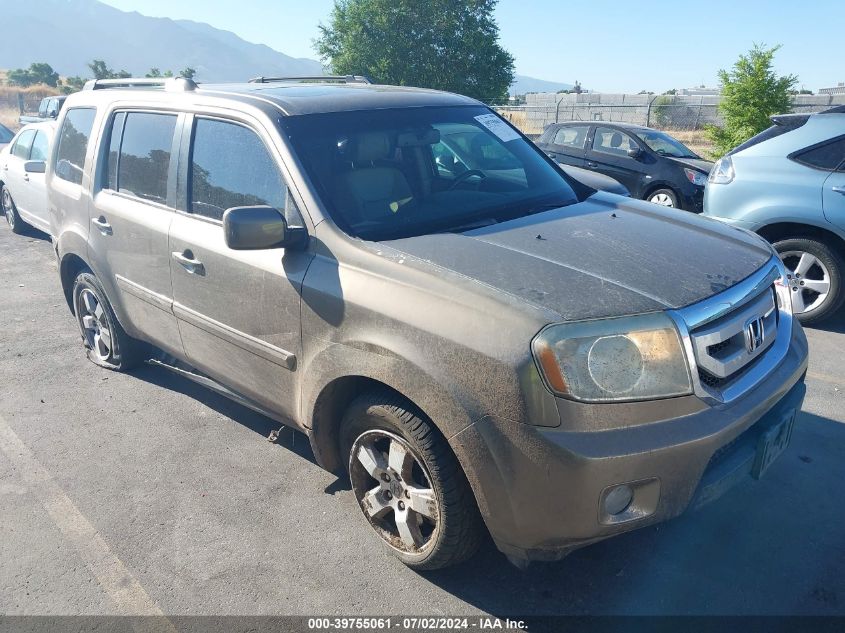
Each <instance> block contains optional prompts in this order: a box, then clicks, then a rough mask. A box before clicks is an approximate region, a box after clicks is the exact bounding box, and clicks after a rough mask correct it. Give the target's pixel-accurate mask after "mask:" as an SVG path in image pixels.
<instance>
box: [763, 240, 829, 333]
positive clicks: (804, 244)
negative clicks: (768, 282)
mask: <svg viewBox="0 0 845 633" xmlns="http://www.w3.org/2000/svg"><path fill="white" fill-rule="evenodd" d="M774 247H775V250H776V251H777V252H778V254H780V255H781V258H782V259H783V260H784V264H786V266H787V269H789V270H790V272H792V271H793V270H794V269H795V259H796V257H797V256H796V255H795V254H797V253H808V254H810V255H811V256H812V257H815V258H816V260H818V263H817V264H814V265H813V266H812V267H811V268H810V270H809V271H808V272H806V273H805V276H804V278H803V279H801V278H800V277H799V278H797V279H796V278H792V279H790V283H791V288H790V291H791V294H792V296H793V298H794V297H795V296H796V295H797V293H799V292H800V293H801V300H802V302H804V304H805V305H806V306H807V308H809V309H807V311H806V312H798V311H796V313H795V317H796V318H797V319H798V320H799V321H800V322H801V323H802V324H804V325H810V324H813V323H819V322H820V321H823V320H824V319H827V318H828V317H830V316H832V315H833V314H834V313H835V312H836V311H837V310H839V308H840V307H841V306H842V302H843V301H845V286H843V275H845V261H843V259H842V256H841V255H840V254H839V253H838V252H836V251H835V250H834V249H832V248H831V247H830V246H828V245H827V244H825V243H824V242H821V241H819V240H818V239H815V238H813V237H795V238H790V239H786V240H781V241H779V242H775V243H774ZM790 266H792V268H790ZM825 269H826V271H825ZM825 273H826V275H827V278H828V281H829V287H830V289H829V291H828V293H827V297H826V298H825V299H823V300H822V301H820V302H818V305H813V304H812V303H810V302H811V301H813V300H814V299H816V300H817V299H818V297H819V295H818V294H817V293H816V294H815V296H814V292H813V291H809V290H807V289H806V287H804V285H803V284H804V282H805V281H806V282H810V281H817V280H818V279H824V275H825ZM793 309H797V305H796V302H795V301H794V300H793Z"/></svg>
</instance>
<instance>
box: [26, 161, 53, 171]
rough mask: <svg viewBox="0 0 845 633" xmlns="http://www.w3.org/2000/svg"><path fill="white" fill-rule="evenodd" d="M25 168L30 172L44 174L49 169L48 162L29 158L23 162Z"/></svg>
mask: <svg viewBox="0 0 845 633" xmlns="http://www.w3.org/2000/svg"><path fill="white" fill-rule="evenodd" d="M23 170H24V171H25V172H26V173H28V174H43V173H44V172H45V171H47V163H45V162H44V161H43V160H28V161H26V162H25V163H24V164H23Z"/></svg>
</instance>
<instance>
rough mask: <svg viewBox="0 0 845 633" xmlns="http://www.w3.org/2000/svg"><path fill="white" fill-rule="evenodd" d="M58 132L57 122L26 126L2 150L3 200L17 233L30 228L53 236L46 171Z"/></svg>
mask: <svg viewBox="0 0 845 633" xmlns="http://www.w3.org/2000/svg"><path fill="white" fill-rule="evenodd" d="M55 131H56V122H55V121H46V122H44V123H33V124H31V125H27V126H24V127H23V128H22V129H21V131H20V132H18V133H17V135H16V136H15V138H13V139H12V141H11V143H9V145H7V146H6V147H4V148H3V150H2V151H0V200H2V204H3V212H4V213H5V214H6V221H7V222H8V223H9V226H10V227H11V228H12V231H14V232H15V233H23V232H25V231H26V228H27V226H33V227H35V228H36V229H38V230H40V231H44V232H45V233H50V219H49V214H48V212H47V187H46V185H45V182H44V171H45V170H46V168H47V157H48V156H49V153H50V145H51V143H52V142H53V136H54V135H55Z"/></svg>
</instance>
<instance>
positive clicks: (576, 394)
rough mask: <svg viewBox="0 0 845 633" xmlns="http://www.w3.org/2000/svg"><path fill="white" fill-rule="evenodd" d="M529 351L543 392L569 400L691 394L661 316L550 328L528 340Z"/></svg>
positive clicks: (677, 342)
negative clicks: (544, 386)
mask: <svg viewBox="0 0 845 633" xmlns="http://www.w3.org/2000/svg"><path fill="white" fill-rule="evenodd" d="M532 350H533V352H534V358H535V359H536V361H537V365H538V366H539V367H540V372H541V373H542V375H543V377H544V378H545V380H546V384H547V385H548V386H549V388H550V389H551V390H552V391H553V392H554V393H556V394H558V395H560V396H564V397H567V398H572V399H574V400H582V401H586V402H617V401H622V400H650V399H654V398H669V397H672V396H681V395H686V394H690V393H692V383H691V381H690V374H689V368H688V365H687V361H686V357H685V355H684V351H683V347H682V345H681V339H680V336H679V335H678V331H677V329H676V328H675V324H674V323H673V322H672V320H671V319H670V318H669V316H667V315H666V314H664V313H662V312H656V313H653V314H643V315H639V316H633V317H623V318H618V319H600V320H595V321H579V322H575V323H561V324H556V325H550V326H548V327H546V328H545V329H544V330H543V331H541V332H540V333H539V334H538V335H537V337H536V338H535V339H534V342H533V343H532Z"/></svg>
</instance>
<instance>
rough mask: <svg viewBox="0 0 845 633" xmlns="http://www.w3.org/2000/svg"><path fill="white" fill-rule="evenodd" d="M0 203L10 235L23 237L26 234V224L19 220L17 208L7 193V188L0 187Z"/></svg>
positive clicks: (10, 195)
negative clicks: (0, 202) (0, 203)
mask: <svg viewBox="0 0 845 633" xmlns="http://www.w3.org/2000/svg"><path fill="white" fill-rule="evenodd" d="M0 201H2V206H3V213H4V214H5V216H6V222H8V224H9V228H10V229H12V233H15V234H17V235H24V234H25V233H26V229H27V224H26V222H24V221H23V220H22V219H21V216H20V214H19V213H18V208H17V207H16V206H15V201H14V200H12V194H11V193H9V189H8V187H2V191H0Z"/></svg>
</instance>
